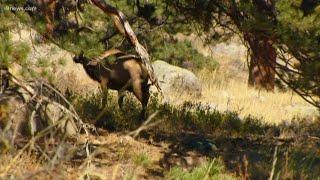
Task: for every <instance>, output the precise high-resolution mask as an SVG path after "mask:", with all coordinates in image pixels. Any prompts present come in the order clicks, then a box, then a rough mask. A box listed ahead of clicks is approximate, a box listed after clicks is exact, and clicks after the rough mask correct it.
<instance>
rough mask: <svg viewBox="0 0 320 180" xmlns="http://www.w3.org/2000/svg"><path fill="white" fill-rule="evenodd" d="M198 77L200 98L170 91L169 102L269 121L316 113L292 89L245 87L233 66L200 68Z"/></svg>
mask: <svg viewBox="0 0 320 180" xmlns="http://www.w3.org/2000/svg"><path fill="white" fill-rule="evenodd" d="M222 70H224V72H222ZM232 73H233V74H232ZM197 76H198V77H199V79H200V80H201V82H202V97H200V98H197V99H195V98H192V97H189V96H187V95H182V96H181V95H180V94H176V93H172V94H169V95H168V97H167V98H168V100H169V102H172V103H174V104H181V103H183V102H184V101H191V102H196V103H202V104H205V105H208V106H210V107H211V108H216V109H217V110H219V111H226V110H230V111H237V112H238V113H239V115H240V117H245V116H249V115H252V116H254V117H258V118H261V120H262V121H263V122H266V123H271V124H279V123H281V122H283V121H291V120H292V119H293V118H297V117H309V118H315V116H316V115H319V114H318V112H317V109H316V108H314V107H312V106H311V105H309V104H308V103H306V102H305V101H304V100H303V99H302V98H300V97H299V96H298V95H296V94H294V93H293V92H292V91H288V92H281V91H279V90H275V92H265V91H263V90H261V91H259V90H257V89H254V88H250V87H248V86H247V83H246V80H245V78H244V76H243V75H241V72H235V71H234V69H233V71H231V70H229V72H226V70H225V68H220V70H217V71H215V72H210V71H208V70H201V71H199V72H198V73H197Z"/></svg>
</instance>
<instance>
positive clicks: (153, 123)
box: [127, 111, 161, 138]
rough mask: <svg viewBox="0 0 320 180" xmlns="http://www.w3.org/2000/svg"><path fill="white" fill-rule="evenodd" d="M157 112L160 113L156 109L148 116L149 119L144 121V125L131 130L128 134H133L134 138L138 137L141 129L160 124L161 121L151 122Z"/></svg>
mask: <svg viewBox="0 0 320 180" xmlns="http://www.w3.org/2000/svg"><path fill="white" fill-rule="evenodd" d="M157 114H158V111H156V112H155V113H153V114H151V115H150V116H149V117H148V119H147V120H146V121H145V122H143V123H142V125H141V126H140V127H139V128H138V129H136V130H134V131H131V132H129V133H128V134H127V135H129V136H132V137H133V138H136V137H137V136H138V135H139V134H140V132H141V131H143V130H146V129H149V128H151V127H153V126H156V125H157V124H159V123H160V122H161V121H155V122H152V123H151V120H152V119H153V118H154V117H155V116H156V115H157Z"/></svg>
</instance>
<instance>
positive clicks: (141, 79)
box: [73, 49, 150, 118]
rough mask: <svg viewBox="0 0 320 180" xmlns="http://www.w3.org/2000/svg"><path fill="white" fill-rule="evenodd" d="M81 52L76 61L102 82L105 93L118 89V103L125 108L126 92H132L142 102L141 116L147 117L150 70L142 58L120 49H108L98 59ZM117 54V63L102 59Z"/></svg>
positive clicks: (91, 75)
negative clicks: (90, 57) (103, 61)
mask: <svg viewBox="0 0 320 180" xmlns="http://www.w3.org/2000/svg"><path fill="white" fill-rule="evenodd" d="M83 54H84V53H83V52H81V53H80V54H79V55H78V56H75V57H74V58H73V60H74V62H75V63H80V64H82V66H83V68H84V69H85V71H86V73H87V74H88V75H89V77H90V78H91V79H93V80H94V81H97V82H99V83H100V86H101V89H102V92H103V95H105V94H106V92H107V91H108V89H112V90H117V91H118V104H119V107H120V109H123V98H124V95H125V94H124V92H125V91H129V92H132V93H133V94H134V95H135V97H136V98H137V99H138V100H139V101H140V103H141V104H142V111H141V114H140V117H143V118H144V117H145V115H146V109H147V105H148V100H149V96H150V94H149V87H150V84H148V79H149V75H148V71H147V68H146V67H145V65H144V64H143V62H142V61H141V59H140V58H139V57H137V56H134V55H127V54H125V53H123V52H121V51H120V50H117V49H111V50H107V51H106V52H105V53H103V54H102V55H101V56H99V57H98V58H96V59H93V60H91V59H89V58H87V57H85V56H84V55H83ZM111 55H117V56H116V57H117V58H116V61H115V63H109V62H106V64H105V65H103V64H102V63H100V61H101V60H102V59H104V58H106V57H108V56H111Z"/></svg>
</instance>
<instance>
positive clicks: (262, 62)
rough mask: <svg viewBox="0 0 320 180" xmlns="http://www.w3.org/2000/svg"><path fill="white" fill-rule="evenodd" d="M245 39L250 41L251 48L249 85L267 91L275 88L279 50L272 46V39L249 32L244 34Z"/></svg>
mask: <svg viewBox="0 0 320 180" xmlns="http://www.w3.org/2000/svg"><path fill="white" fill-rule="evenodd" d="M244 39H245V40H246V41H247V42H248V44H249V46H250V49H251V57H250V62H249V79H248V84H249V86H253V87H256V88H259V89H265V90H267V91H272V90H274V86H275V66H276V59H277V52H276V49H275V48H274V47H273V46H272V45H273V41H272V39H271V38H267V37H258V36H255V35H253V34H249V33H247V34H245V35H244Z"/></svg>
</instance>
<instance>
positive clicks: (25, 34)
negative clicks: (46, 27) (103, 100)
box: [10, 26, 99, 94]
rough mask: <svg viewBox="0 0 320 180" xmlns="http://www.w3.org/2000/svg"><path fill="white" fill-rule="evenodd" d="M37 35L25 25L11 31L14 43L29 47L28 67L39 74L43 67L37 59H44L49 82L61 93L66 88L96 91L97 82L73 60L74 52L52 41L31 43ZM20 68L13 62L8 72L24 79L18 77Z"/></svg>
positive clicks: (82, 91)
mask: <svg viewBox="0 0 320 180" xmlns="http://www.w3.org/2000/svg"><path fill="white" fill-rule="evenodd" d="M22 27H23V26H22ZM39 36H40V35H39V34H38V33H37V32H36V31H34V30H32V29H29V28H27V27H23V29H22V30H21V31H20V33H19V34H17V33H15V34H13V33H12V41H13V42H14V43H17V42H19V43H21V42H23V43H26V44H28V45H30V47H31V48H30V52H29V54H28V56H27V60H26V61H27V62H28V64H29V68H31V69H33V70H34V71H35V72H38V73H39V74H40V73H41V71H42V69H44V68H43V67H38V66H36V64H37V63H38V60H39V59H44V60H46V61H48V64H49V67H46V68H45V69H46V71H47V72H49V74H50V75H51V76H52V77H53V78H52V79H53V80H52V81H51V83H52V84H53V85H54V86H55V87H56V88H58V89H59V90H60V91H61V92H62V93H65V92H66V90H69V91H71V92H75V93H79V94H86V93H88V92H96V91H98V88H99V84H98V83H96V82H94V81H93V80H91V79H90V77H89V76H88V75H87V74H86V72H85V70H84V69H83V67H82V65H80V64H76V63H74V62H73V60H72V58H73V56H74V54H72V53H70V52H67V51H65V50H63V49H61V48H59V47H58V46H56V45H55V44H52V43H41V44H34V43H32V42H33V41H35V39H36V38H37V37H39ZM31 45H32V46H31ZM21 68H22V67H21V66H19V65H16V64H13V66H12V67H10V72H11V73H12V74H14V75H15V76H17V77H19V78H21V79H25V78H26V77H24V76H22V77H20V74H19V73H20V71H21ZM41 78H44V79H46V78H48V77H43V76H41Z"/></svg>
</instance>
